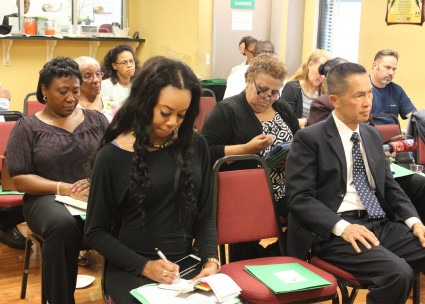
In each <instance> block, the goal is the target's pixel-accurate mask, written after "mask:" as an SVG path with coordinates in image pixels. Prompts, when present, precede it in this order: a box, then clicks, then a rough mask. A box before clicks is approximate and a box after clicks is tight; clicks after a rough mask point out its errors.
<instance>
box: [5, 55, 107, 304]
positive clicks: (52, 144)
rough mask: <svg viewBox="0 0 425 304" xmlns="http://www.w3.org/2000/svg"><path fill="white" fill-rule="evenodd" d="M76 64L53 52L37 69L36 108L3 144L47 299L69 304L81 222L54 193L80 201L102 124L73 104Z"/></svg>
mask: <svg viewBox="0 0 425 304" xmlns="http://www.w3.org/2000/svg"><path fill="white" fill-rule="evenodd" d="M81 82H82V79H81V72H80V70H79V68H78V64H77V63H76V62H75V61H74V60H72V59H70V58H63V57H58V58H55V59H53V60H51V61H49V62H47V63H46V64H45V65H44V67H43V69H42V70H41V71H40V77H39V81H38V86H37V99H38V101H39V102H41V103H44V104H46V107H45V108H44V109H43V110H41V111H40V112H38V113H36V114H34V115H32V116H29V117H23V118H21V119H20V120H19V121H17V123H16V125H15V127H14V129H13V131H12V133H11V135H10V139H9V142H8V146H7V164H8V167H9V170H10V175H11V176H12V178H13V182H14V183H15V186H16V188H17V189H18V191H21V192H25V196H24V207H23V211H24V217H25V220H26V222H27V224H28V226H29V227H30V228H31V230H32V232H34V233H36V234H37V235H39V236H41V237H42V238H43V240H44V242H43V246H42V251H43V254H42V259H43V260H42V265H43V269H42V272H43V275H42V278H43V287H44V293H45V295H46V298H47V301H48V302H49V303H74V290H75V285H76V279H77V272H78V265H77V259H78V254H79V250H80V246H81V243H82V240H83V222H82V220H81V218H80V217H73V216H72V215H71V213H70V212H69V211H68V210H67V209H66V207H65V206H64V205H63V204H60V203H57V202H55V194H59V195H67V196H71V197H74V198H78V199H81V200H86V201H87V197H88V192H89V186H90V185H89V182H88V180H87V177H88V175H87V172H88V171H87V165H89V159H90V156H91V155H93V152H95V150H96V148H97V146H98V144H99V142H100V139H101V137H102V135H103V134H104V132H105V129H106V127H107V125H108V121H107V119H106V118H105V117H104V116H103V115H102V114H101V113H99V112H97V111H89V110H85V109H82V108H80V107H77V105H78V100H79V96H80V85H81Z"/></svg>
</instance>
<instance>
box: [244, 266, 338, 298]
mask: <svg viewBox="0 0 425 304" xmlns="http://www.w3.org/2000/svg"><path fill="white" fill-rule="evenodd" d="M245 270H246V271H248V272H249V273H250V274H251V275H252V276H254V277H255V278H256V279H258V280H259V281H261V282H262V283H263V284H264V285H266V286H267V287H268V288H269V289H270V290H271V291H273V293H275V294H279V293H288V292H295V291H302V290H309V289H316V288H322V287H326V286H329V285H332V283H331V282H329V281H327V280H325V279H324V278H322V277H321V276H319V275H317V274H315V273H314V272H312V271H310V270H308V269H307V268H305V267H304V266H302V265H300V264H298V263H287V264H270V265H255V266H245Z"/></svg>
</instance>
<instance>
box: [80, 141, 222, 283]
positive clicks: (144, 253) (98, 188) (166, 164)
mask: <svg viewBox="0 0 425 304" xmlns="http://www.w3.org/2000/svg"><path fill="white" fill-rule="evenodd" d="M193 151H194V152H193V160H192V163H193V175H194V183H195V187H194V193H195V197H196V199H197V205H198V211H197V214H194V213H193V212H192V213H191V214H190V218H192V219H193V220H192V223H193V224H192V225H180V223H179V217H178V210H177V206H176V204H175V203H176V200H177V199H179V198H178V197H177V196H176V193H175V191H174V190H173V187H174V186H173V185H174V173H175V163H174V157H173V150H172V145H171V146H168V147H166V148H164V149H159V150H156V151H152V152H149V153H148V156H147V164H148V170H149V178H150V180H151V188H150V190H149V192H148V193H147V196H146V198H145V206H146V208H144V212H145V216H144V218H143V219H142V213H141V210H140V208H139V207H138V203H137V202H135V201H134V200H132V199H131V198H130V195H129V185H130V172H131V171H132V166H133V162H132V158H133V154H134V153H133V152H129V151H126V150H123V149H120V148H118V147H117V146H115V145H113V144H112V143H109V144H107V145H105V146H104V147H103V148H102V149H101V150H100V151H99V153H98V155H97V157H96V161H95V163H94V167H93V174H92V181H91V187H90V196H89V201H88V208H87V220H86V225H85V238H86V242H87V243H88V245H90V246H91V247H92V248H93V249H96V250H97V251H99V252H100V253H101V254H102V255H104V256H105V257H106V258H107V259H108V260H109V261H110V262H111V263H114V264H115V265H117V266H118V267H121V268H123V269H124V270H126V271H128V272H131V273H133V274H135V275H139V274H140V272H141V269H142V267H143V265H144V264H145V263H146V262H147V261H148V260H149V259H158V256H157V255H156V252H155V248H156V247H157V248H159V249H160V250H161V251H162V252H163V253H164V254H165V255H166V256H167V258H168V259H169V260H171V261H175V260H177V259H180V258H182V257H183V256H186V255H187V254H190V253H192V241H193V239H195V240H196V247H197V249H198V250H199V255H200V257H201V259H202V260H203V262H205V261H206V259H207V258H217V230H216V225H215V222H214V219H213V213H212V212H213V210H212V209H213V208H212V192H211V184H210V181H211V170H210V166H209V157H208V148H207V144H206V142H205V140H204V139H203V138H202V136H200V135H199V134H194V140H193ZM117 218H118V219H119V220H120V221H121V225H120V229H119V234H118V237H114V235H113V234H112V232H111V229H112V228H113V225H114V222H115V221H116V219H117ZM183 226H184V227H183Z"/></svg>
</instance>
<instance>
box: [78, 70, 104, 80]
mask: <svg viewBox="0 0 425 304" xmlns="http://www.w3.org/2000/svg"><path fill="white" fill-rule="evenodd" d="M95 75H96V78H97V79H102V77H103V75H105V74H104V73H103V72H101V71H98V72H96V73H94V74H85V75H84V76H83V80H84V81H87V82H91V81H93V78H94V76H95Z"/></svg>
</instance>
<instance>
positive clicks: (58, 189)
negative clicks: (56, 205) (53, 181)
mask: <svg viewBox="0 0 425 304" xmlns="http://www.w3.org/2000/svg"><path fill="white" fill-rule="evenodd" d="M61 183H62V182H58V184H57V186H56V194H57V195H61V193H60V186H61Z"/></svg>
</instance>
